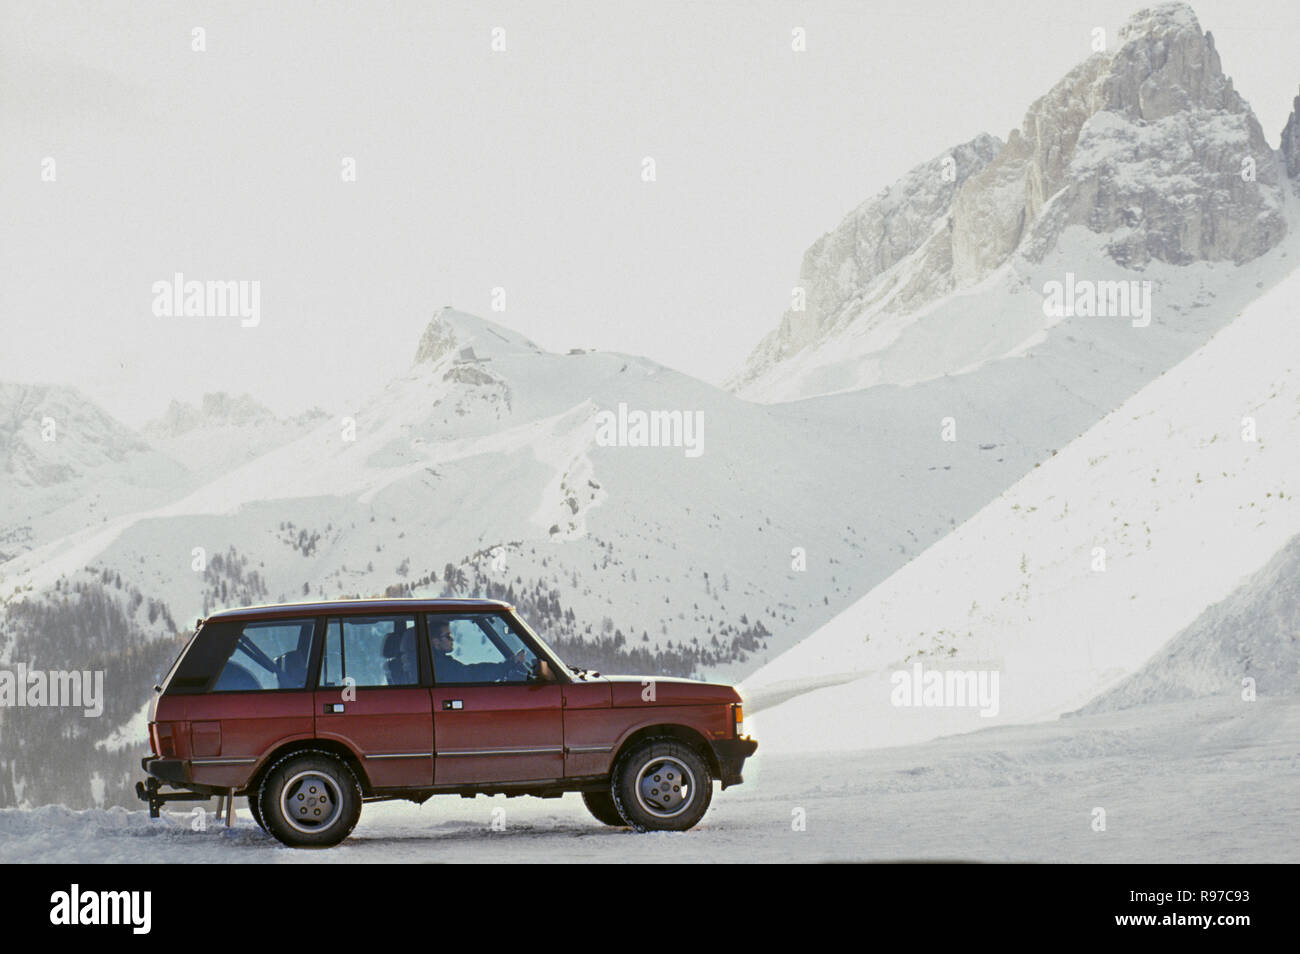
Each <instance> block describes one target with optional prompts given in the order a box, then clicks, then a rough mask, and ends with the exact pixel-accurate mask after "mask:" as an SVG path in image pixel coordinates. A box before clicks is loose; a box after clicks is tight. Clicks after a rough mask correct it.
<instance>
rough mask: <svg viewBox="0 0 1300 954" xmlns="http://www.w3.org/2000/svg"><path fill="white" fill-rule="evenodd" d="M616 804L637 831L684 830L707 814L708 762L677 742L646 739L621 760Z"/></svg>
mask: <svg viewBox="0 0 1300 954" xmlns="http://www.w3.org/2000/svg"><path fill="white" fill-rule="evenodd" d="M612 790H613V796H614V805H615V807H617V808H618V812H619V814H620V815H622V816H623V817H624V818H625V819H627V823H628V824H629V825H631V826H632V827H633V828H635V829H636V830H637V831H686V830H687V829H688V828H693V827H695V825H696V824H697V823H698V822H699V820H700V819H701V818H703V817H704V813H705V812H706V811H708V810H709V801H710V800H711V799H712V798H713V776H712V774H711V773H710V772H709V763H708V762H706V761H705V760H704V759H703V758H702V757H701V756H700V754H699V753H698V752H696V751H695V750H694V749H693V748H691V747H690V746H689V745H686V744H684V743H682V742H678V741H677V740H676V739H666V738H658V739H647V740H646V741H645V742H642V743H640V744H638V745H636V746H634V747H632V748H631V749H629V750H628V751H627V752H625V753H623V755H621V756H620V757H619V760H618V762H617V763H616V764H615V765H614V773H613V786H612Z"/></svg>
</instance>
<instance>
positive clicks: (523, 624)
mask: <svg viewBox="0 0 1300 954" xmlns="http://www.w3.org/2000/svg"><path fill="white" fill-rule="evenodd" d="M510 615H511V616H512V618H513V619H514V621H515V622H516V623H518V624H519V626H520V628H521V629H523V631H524V632H526V633H527V634H528V635H529V636H531V637H533V639H534V640H536V641H537V645H538V646H540V647H541V648H542V650H543V651H544V652H545V654H546V656H547V658H548V659H549V660H550V662H551V663H552V664H553V665H556V666H558V667H559V668H560V671H561V672H562V673H563V674H564V675H565V676H567V677H568V678H569V679H573V678H575V676H574V672H573V670H572V669H570V668H569V667H568V666H566V665H565V664H564V660H563V659H561V658H560V657H559V656H557V655H556V653H555V650H554V649H552V648H551V647H550V646H549V645H547V643H546V640H544V639H542V637H541V636H539V635H537V631H536V630H535V629H533V628H532V627H531V626H529V625H528V622H527V621H526V620H525V619H524V618H523V617H522V616H520V615H519V614H518V613H511V614H510Z"/></svg>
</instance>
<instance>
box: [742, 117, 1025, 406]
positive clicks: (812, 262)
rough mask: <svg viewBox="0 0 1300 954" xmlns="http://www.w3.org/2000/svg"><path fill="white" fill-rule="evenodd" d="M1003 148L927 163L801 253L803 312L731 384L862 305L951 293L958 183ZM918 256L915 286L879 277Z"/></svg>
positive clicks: (976, 148)
mask: <svg viewBox="0 0 1300 954" xmlns="http://www.w3.org/2000/svg"><path fill="white" fill-rule="evenodd" d="M1001 145H1002V144H1001V142H1000V141H999V140H998V139H997V138H996V137H994V136H989V135H986V134H982V135H980V136H977V137H976V138H975V139H972V140H971V141H970V142H967V143H964V144H962V145H960V146H958V147H956V148H955V149H952V150H950V151H949V152H946V153H944V154H943V155H941V156H936V157H935V158H934V159H931V160H930V161H929V162H926V163H923V164H922V165H919V166H917V167H916V168H915V169H913V170H912V171H911V172H909V173H908V174H907V175H905V176H904V177H903V178H902V179H900V180H899V181H898V182H896V183H894V184H893V185H892V186H890V187H889V188H887V189H885V190H884V191H882V192H881V193H879V194H878V195H876V196H875V197H873V198H872V199H870V200H868V201H867V202H864V203H863V204H862V205H860V206H859V207H858V208H857V209H855V210H854V211H853V212H851V213H850V214H849V215H848V216H847V217H846V218H845V219H844V221H843V222H841V223H840V225H839V227H838V228H836V229H835V231H833V232H829V233H827V234H826V235H823V236H822V237H821V238H820V239H818V240H817V241H816V242H815V243H814V244H813V246H812V247H811V248H810V249H808V251H807V252H806V253H805V254H804V258H803V266H802V268H800V270H799V286H798V287H799V288H800V289H802V290H803V293H804V296H805V300H804V307H803V309H802V310H796V309H795V308H794V307H792V308H791V309H790V310H788V311H787V312H786V313H785V315H784V316H783V317H782V319H781V324H780V325H779V326H778V327H777V328H776V329H775V330H774V331H773V332H772V333H771V334H769V335H768V336H767V337H766V338H765V339H764V340H763V341H762V342H761V343H760V344H759V346H758V348H757V349H756V350H755V352H754V355H753V356H752V357H751V359H750V363H749V366H748V367H747V368H746V370H745V371H744V372H742V374H741V375H740V376H739V377H738V379H737V380H736V382H735V383H734V386H736V387H739V386H741V385H743V383H745V381H748V380H752V379H753V378H754V377H756V376H757V375H759V374H761V373H762V371H763V370H764V369H765V368H767V367H769V366H770V365H771V364H773V363H776V362H779V361H780V360H782V359H783V358H785V357H788V356H789V355H792V354H796V353H798V352H799V351H801V350H803V349H804V348H806V347H808V346H809V345H810V344H813V343H815V342H817V341H819V340H821V339H822V338H824V337H825V336H826V335H827V334H828V333H830V332H832V331H833V330H834V329H836V328H837V327H839V326H840V325H841V324H842V323H843V321H844V320H845V319H846V318H851V317H852V316H853V315H854V314H857V313H858V312H859V311H860V310H861V309H862V308H863V307H866V306H869V305H871V304H873V303H876V302H879V301H880V300H881V299H884V298H897V299H899V301H898V305H899V306H900V307H906V305H905V303H912V304H914V303H916V302H917V301H918V300H921V299H928V298H931V297H933V295H934V287H933V286H934V283H935V281H936V279H937V282H938V286H939V289H940V293H943V292H946V291H950V290H951V288H952V282H951V268H950V262H951V235H950V233H949V230H948V228H947V225H946V219H947V215H948V212H949V210H950V208H951V206H952V202H953V199H954V197H955V196H956V195H957V193H958V190H959V189H960V187H961V185H962V183H964V182H965V181H966V180H967V179H968V178H969V177H970V176H972V175H974V174H976V173H978V172H979V171H980V170H981V169H983V168H984V166H985V165H987V164H988V163H989V162H990V161H991V160H992V159H993V157H994V156H995V155H997V153H998V150H999V148H1000V147H1001ZM918 251H923V254H922V256H921V257H922V258H923V259H924V260H925V261H926V262H927V263H928V265H929V266H930V268H931V270H930V271H929V272H927V275H928V277H926V278H925V279H923V281H921V282H920V283H919V284H918V282H917V281H915V280H913V281H911V282H907V281H904V280H903V279H902V277H901V276H892V279H893V280H892V281H885V282H883V283H882V282H881V281H880V279H881V278H882V276H884V275H886V273H887V272H889V270H890V269H891V268H893V267H894V266H895V265H897V264H898V263H899V262H901V261H902V260H903V259H905V258H907V257H908V256H911V255H913V254H915V253H917V252H918Z"/></svg>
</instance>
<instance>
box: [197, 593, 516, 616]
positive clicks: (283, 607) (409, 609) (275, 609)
mask: <svg viewBox="0 0 1300 954" xmlns="http://www.w3.org/2000/svg"><path fill="white" fill-rule="evenodd" d="M513 609H514V607H513V606H511V605H510V604H509V603H503V602H502V601H501V600H470V599H445V598H439V599H375V600H325V601H321V602H316V603H268V604H265V605H263V606H240V607H236V608H233V609H226V610H219V611H217V612H215V613H211V614H209V615H208V617H207V619H208V620H213V621H216V620H228V619H272V618H283V617H286V616H323V615H326V614H329V615H332V616H358V615H360V616H368V615H370V614H372V613H401V612H406V613H422V612H423V613H437V612H448V611H455V610H513Z"/></svg>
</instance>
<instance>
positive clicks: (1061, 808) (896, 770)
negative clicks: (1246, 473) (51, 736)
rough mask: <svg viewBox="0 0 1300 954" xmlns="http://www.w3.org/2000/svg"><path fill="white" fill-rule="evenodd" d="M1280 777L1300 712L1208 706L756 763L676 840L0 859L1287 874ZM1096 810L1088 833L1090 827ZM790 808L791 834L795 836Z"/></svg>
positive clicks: (177, 830)
mask: <svg viewBox="0 0 1300 954" xmlns="http://www.w3.org/2000/svg"><path fill="white" fill-rule="evenodd" d="M761 751H762V750H761V749H760V755H761ZM1298 769H1300V698H1295V697H1292V698H1284V699H1271V700H1261V701H1258V702H1255V703H1243V702H1235V701H1231V700H1221V699H1211V700H1204V701H1199V702H1191V703H1177V704H1170V705H1163V706H1149V707H1144V708H1141V709H1133V710H1127V711H1123V712H1117V713H1106V714H1101V715H1096V716H1089V717H1087V718H1069V719H1064V720H1061V721H1058V722H1052V723H1042V724H1038V725H1030V726H1008V727H999V728H994V729H989V730H986V731H983V732H979V733H975V734H973V735H966V736H961V737H953V738H949V739H941V740H937V741H934V742H929V743H926V744H923V745H914V746H907V747H903V748H896V749H881V750H875V751H868V752H854V753H844V754H839V755H821V754H819V755H815V756H811V755H810V756H789V755H783V756H775V755H773V756H768V757H766V758H761V759H756V760H755V761H754V762H753V763H751V765H750V766H747V768H746V783H745V784H744V785H742V786H740V787H738V788H733V789H731V790H729V791H727V792H725V793H722V792H715V795H714V802H713V806H712V808H710V810H709V813H708V815H707V816H706V817H705V819H704V822H703V824H701V825H700V827H698V828H697V829H696V830H694V831H692V832H687V833H683V834H677V833H673V834H649V835H637V834H633V833H631V832H628V831H624V830H613V829H606V828H603V827H601V826H600V825H599V824H597V823H596V822H595V821H594V820H592V819H591V818H590V817H589V816H588V815H587V813H586V811H585V809H584V808H583V805H582V802H581V800H580V799H579V798H578V797H577V796H574V795H568V796H565V797H564V798H563V799H559V800H550V801H542V800H539V799H527V798H519V799H512V800H507V799H504V798H493V799H485V798H478V799H472V800H468V799H458V798H445V797H444V798H435V799H432V800H430V801H429V802H427V803H426V804H425V805H424V806H421V807H417V806H414V805H410V804H407V803H384V804H377V805H368V806H366V808H365V810H364V812H363V814H362V820H361V823H360V824H359V825H358V827H357V829H356V831H355V832H354V833H353V835H352V837H351V838H350V839H349V840H348V841H347V842H346V843H345V844H344V845H342V846H340V847H338V848H334V849H331V850H328V851H294V850H290V849H287V848H283V847H281V846H280V845H279V844H278V843H277V842H275V841H274V840H272V839H271V838H270V837H269V836H267V835H264V834H262V832H261V831H259V830H257V829H256V828H255V827H254V826H253V823H252V821H251V820H250V819H249V817H248V815H247V814H246V812H241V813H240V817H239V820H238V824H237V827H236V829H235V830H234V831H225V830H223V829H222V828H220V827H219V826H215V825H209V827H208V829H207V830H206V831H202V832H195V831H191V830H190V825H189V822H190V817H189V816H186V815H182V814H181V813H180V812H177V813H175V815H174V816H173V817H172V818H170V819H169V818H163V819H159V820H157V821H151V820H150V819H149V818H148V815H147V813H145V812H143V811H136V812H126V811H123V810H121V809H112V810H108V811H87V812H70V811H68V810H66V809H61V808H49V807H46V808H41V809H37V810H33V811H23V810H5V811H0V861H2V862H19V861H37V862H39V861H47V862H140V861H149V862H205V863H211V862H278V863H296V862H395V861H401V862H439V861H454V862H495V863H499V862H519V861H524V862H549V861H601V862H608V861H643V862H678V863H681V862H688V863H696V862H715V861H827V860H891V859H954V860H957V859H960V860H978V861H997V860H1013V861H1067V862H1120V861H1150V862H1250V863H1257V862H1296V861H1300V837H1297V834H1298V833H1300V798H1297V794H1300V771H1297V770H1298ZM497 808H504V810H505V814H504V818H503V820H504V830H500V831H497V830H493V829H492V827H491V825H492V821H493V810H494V809H497ZM1097 808H1102V809H1104V810H1105V813H1106V814H1105V821H1106V830H1105V831H1094V830H1093V819H1094V809H1097ZM800 809H801V810H802V811H803V813H804V817H805V819H806V830H804V831H795V830H792V822H793V821H794V819H795V818H796V815H797V810H800Z"/></svg>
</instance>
